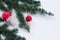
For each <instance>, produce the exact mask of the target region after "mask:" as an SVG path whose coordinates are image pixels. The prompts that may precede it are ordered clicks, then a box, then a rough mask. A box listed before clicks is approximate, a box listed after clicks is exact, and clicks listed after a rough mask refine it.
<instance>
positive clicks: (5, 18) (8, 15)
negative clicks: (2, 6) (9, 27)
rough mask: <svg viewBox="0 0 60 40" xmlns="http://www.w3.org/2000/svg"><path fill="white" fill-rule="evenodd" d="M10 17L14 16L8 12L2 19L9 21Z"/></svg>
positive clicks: (4, 13)
mask: <svg viewBox="0 0 60 40" xmlns="http://www.w3.org/2000/svg"><path fill="white" fill-rule="evenodd" d="M10 16H12V14H11V13H10V12H8V11H5V12H3V14H2V19H3V20H4V21H7V19H8V18H9V17H10Z"/></svg>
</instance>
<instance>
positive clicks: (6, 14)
mask: <svg viewBox="0 0 60 40" xmlns="http://www.w3.org/2000/svg"><path fill="white" fill-rule="evenodd" d="M11 16H12V14H11V12H9V11H4V12H3V14H2V19H3V21H7V19H8V18H10V17H11ZM25 20H26V21H27V22H30V21H32V17H31V16H30V15H28V16H26V19H25Z"/></svg>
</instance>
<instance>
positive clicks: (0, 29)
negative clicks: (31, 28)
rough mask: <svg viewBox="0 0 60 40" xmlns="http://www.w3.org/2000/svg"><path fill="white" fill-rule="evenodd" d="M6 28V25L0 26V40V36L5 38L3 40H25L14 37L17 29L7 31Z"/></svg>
mask: <svg viewBox="0 0 60 40" xmlns="http://www.w3.org/2000/svg"><path fill="white" fill-rule="evenodd" d="M7 27H8V25H7V24H3V26H0V40H2V39H1V34H2V35H3V36H5V37H6V38H5V40H23V39H24V40H26V39H25V38H24V37H20V36H17V35H16V33H17V29H14V30H8V29H7Z"/></svg>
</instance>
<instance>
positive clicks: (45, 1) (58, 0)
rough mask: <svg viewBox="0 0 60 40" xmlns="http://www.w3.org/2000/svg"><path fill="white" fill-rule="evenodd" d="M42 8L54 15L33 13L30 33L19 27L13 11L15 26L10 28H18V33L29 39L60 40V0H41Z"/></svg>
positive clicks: (0, 13) (0, 12)
mask: <svg viewBox="0 0 60 40" xmlns="http://www.w3.org/2000/svg"><path fill="white" fill-rule="evenodd" d="M41 8H44V9H46V11H51V12H52V13H54V16H53V17H51V16H43V15H39V14H36V15H32V17H33V20H32V22H31V25H30V29H31V30H30V31H31V32H30V33H28V32H26V31H24V30H23V29H19V28H18V24H19V23H18V21H17V19H16V14H15V12H14V11H13V16H12V22H13V23H14V25H15V26H12V27H11V26H9V29H10V30H12V29H14V28H18V29H19V33H17V35H21V36H24V37H26V39H27V40H60V0H41ZM0 15H2V11H0ZM25 16H26V14H25Z"/></svg>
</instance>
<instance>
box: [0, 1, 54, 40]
mask: <svg viewBox="0 0 60 40" xmlns="http://www.w3.org/2000/svg"><path fill="white" fill-rule="evenodd" d="M18 2H21V4H19V3H18ZM4 4H6V5H7V7H5V6H4ZM40 6H41V2H40V1H35V0H0V9H1V10H2V11H9V12H12V9H14V10H15V11H16V16H17V18H18V21H19V23H20V24H19V27H20V28H24V29H26V30H27V31H28V32H30V28H29V26H28V25H27V24H26V21H25V19H24V16H23V14H22V13H23V12H26V11H28V12H30V13H31V14H36V13H37V12H39V13H40V14H43V15H45V14H47V15H49V16H50V15H52V16H54V15H53V14H52V13H51V12H47V11H45V10H44V9H43V8H42V9H41V8H39V7H40ZM1 21H2V22H3V20H2V18H0V22H1ZM7 27H8V25H7V24H4V25H3V26H0V35H1V34H2V35H4V36H6V39H5V40H26V39H25V38H24V37H19V36H17V35H16V34H15V33H17V32H18V30H17V29H14V30H8V29H7ZM0 40H2V39H1V36H0Z"/></svg>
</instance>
